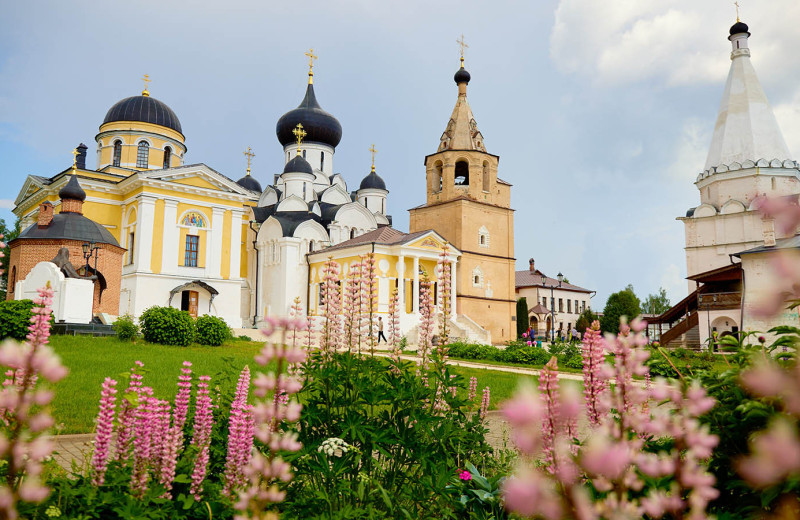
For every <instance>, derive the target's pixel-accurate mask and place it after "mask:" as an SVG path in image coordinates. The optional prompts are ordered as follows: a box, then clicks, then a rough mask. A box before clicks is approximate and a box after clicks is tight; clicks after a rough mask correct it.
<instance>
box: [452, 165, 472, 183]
mask: <svg viewBox="0 0 800 520" xmlns="http://www.w3.org/2000/svg"><path fill="white" fill-rule="evenodd" d="M455 185H456V186H469V164H467V162H466V161H458V162H457V163H456V174H455Z"/></svg>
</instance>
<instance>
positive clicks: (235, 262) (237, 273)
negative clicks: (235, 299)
mask: <svg viewBox="0 0 800 520" xmlns="http://www.w3.org/2000/svg"><path fill="white" fill-rule="evenodd" d="M243 214H244V213H243V212H242V211H240V210H238V209H235V210H233V211H232V212H231V271H230V279H231V280H233V279H236V278H241V276H242V273H241V262H242V215H243Z"/></svg>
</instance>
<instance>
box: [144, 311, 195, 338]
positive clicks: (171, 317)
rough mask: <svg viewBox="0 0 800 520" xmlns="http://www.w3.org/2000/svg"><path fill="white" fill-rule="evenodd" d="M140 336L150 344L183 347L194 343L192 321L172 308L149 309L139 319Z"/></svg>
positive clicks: (185, 314)
mask: <svg viewBox="0 0 800 520" xmlns="http://www.w3.org/2000/svg"><path fill="white" fill-rule="evenodd" d="M139 323H140V324H141V326H142V336H144V339H145V340H146V341H149V342H151V343H160V344H162V345H179V346H182V347H185V346H187V345H189V344H190V343H191V342H192V341H194V333H195V324H194V320H193V319H192V317H191V316H189V313H188V312H186V311H180V310H178V309H176V308H174V307H150V308H149V309H147V310H145V311H144V312H143V313H142V315H141V316H140V317H139Z"/></svg>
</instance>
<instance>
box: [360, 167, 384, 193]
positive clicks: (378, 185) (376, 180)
mask: <svg viewBox="0 0 800 520" xmlns="http://www.w3.org/2000/svg"><path fill="white" fill-rule="evenodd" d="M359 189H361V190H367V189H373V190H384V191H387V190H386V183H385V182H383V179H381V176H380V175H378V174H377V173H375V172H374V171H373V172H370V173H369V175H367V176H366V177H364V179H363V180H362V181H361V186H359Z"/></svg>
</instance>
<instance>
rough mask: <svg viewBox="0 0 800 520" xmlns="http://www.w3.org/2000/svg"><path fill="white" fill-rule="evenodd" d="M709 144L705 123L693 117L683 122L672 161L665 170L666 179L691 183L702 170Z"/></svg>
mask: <svg viewBox="0 0 800 520" xmlns="http://www.w3.org/2000/svg"><path fill="white" fill-rule="evenodd" d="M710 142H711V133H710V128H708V125H707V124H706V121H703V120H700V119H698V118H694V117H692V118H689V119H687V120H685V121H684V122H683V126H682V128H681V135H680V138H679V139H678V142H677V143H676V144H675V148H674V151H673V153H672V161H671V162H670V164H669V166H668V167H667V169H666V173H667V176H668V178H669V179H674V180H680V181H684V182H693V181H694V178H695V177H696V176H697V174H698V173H700V172H701V171H702V170H703V166H704V165H705V162H706V155H707V154H708V145H709V143H710Z"/></svg>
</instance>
